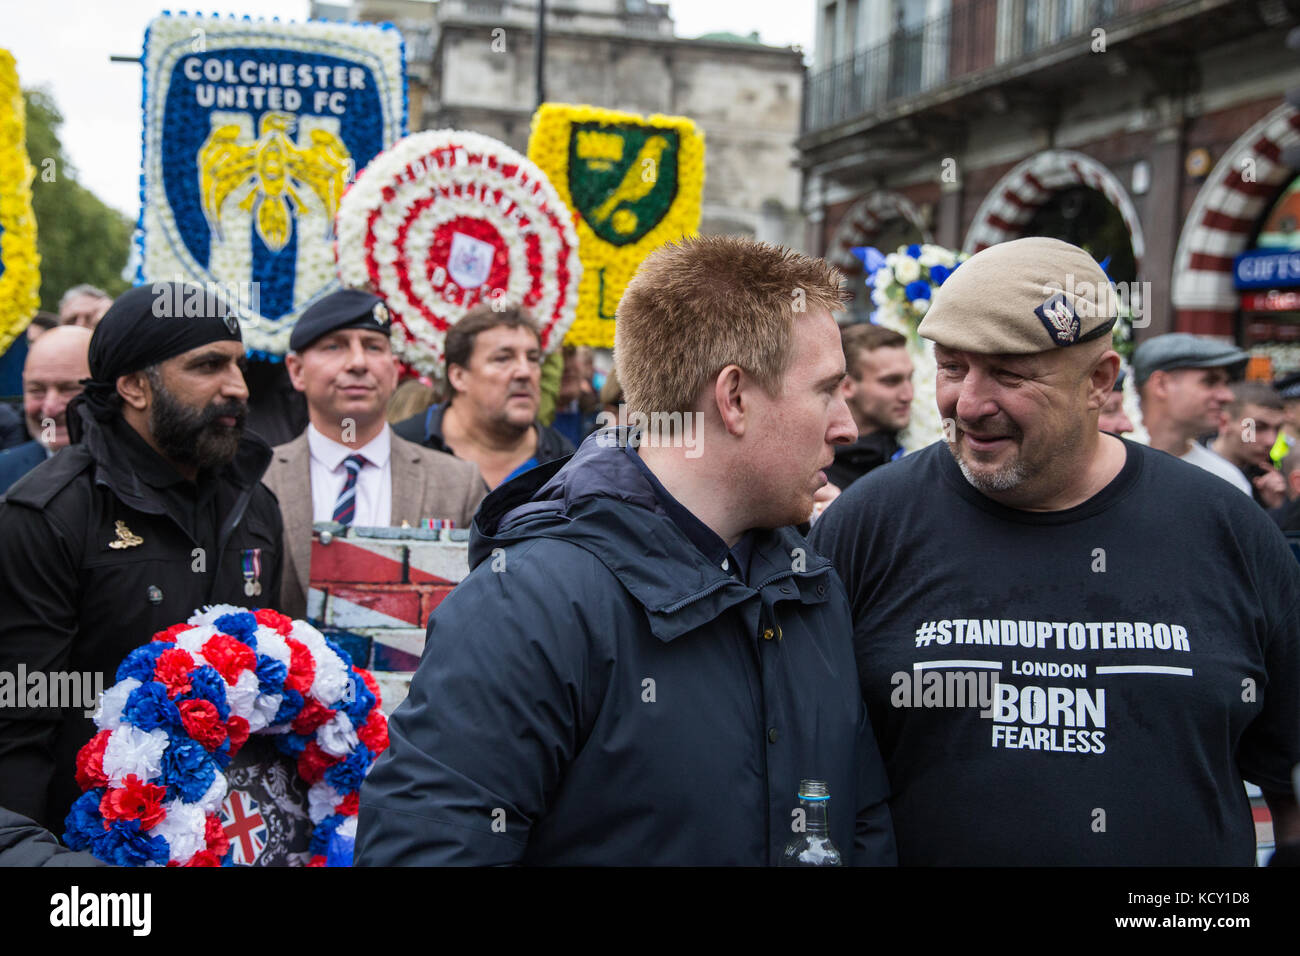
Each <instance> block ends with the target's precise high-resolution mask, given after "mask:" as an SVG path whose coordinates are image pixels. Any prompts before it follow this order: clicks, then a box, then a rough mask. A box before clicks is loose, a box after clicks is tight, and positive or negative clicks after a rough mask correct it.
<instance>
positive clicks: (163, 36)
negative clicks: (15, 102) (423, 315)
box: [136, 12, 408, 361]
mask: <svg viewBox="0 0 1300 956" xmlns="http://www.w3.org/2000/svg"><path fill="white" fill-rule="evenodd" d="M325 62H328V63H330V64H331V67H332V70H333V71H335V72H331V71H329V70H327V71H326V72H325V74H324V77H325V78H327V79H331V78H332V79H333V82H330V83H328V85H327V82H326V79H321V78H320V74H319V73H317V72H316V71H317V70H320V69H323V67H322V63H325ZM143 63H144V68H145V70H144V94H143V101H142V108H143V135H142V148H143V154H142V174H141V177H140V218H139V222H138V225H137V230H136V245H137V250H138V263H139V265H138V269H137V273H136V283H137V284H143V283H147V282H154V281H158V282H162V281H169V280H178V281H181V280H183V281H187V282H191V283H194V284H196V285H200V286H203V287H205V288H209V289H211V290H212V291H215V292H218V293H219V294H221V295H222V297H223V298H225V299H226V301H227V304H228V305H230V307H231V308H232V310H233V311H235V312H236V313H237V314H238V315H239V317H240V319H241V323H242V325H243V339H244V346H245V348H246V349H247V350H248V352H249V354H250V355H252V356H253V357H255V358H262V359H269V360H271V361H278V360H279V359H280V358H281V357H282V356H283V355H284V354H285V353H286V352H287V351H288V348H289V337H290V335H291V334H292V332H293V327H294V324H295V323H296V322H297V319H298V316H299V315H301V314H302V312H303V311H305V310H306V309H307V308H309V307H310V306H311V305H312V304H313V303H315V302H317V301H319V300H320V299H321V298H323V297H324V296H326V295H328V294H330V293H331V292H334V291H337V289H338V287H339V285H338V278H337V274H336V270H335V260H334V252H333V248H332V237H331V236H330V234H329V233H330V230H331V228H332V226H333V222H334V214H335V211H336V209H337V205H338V202H339V199H340V197H341V194H342V192H343V190H344V188H345V186H346V182H347V179H348V178H349V177H350V176H351V175H352V173H353V172H355V170H356V169H357V168H360V167H361V166H364V165H365V164H366V163H367V162H368V161H369V160H370V159H372V158H373V157H374V156H376V155H378V153H379V152H380V151H381V150H382V149H383V148H384V147H386V146H389V145H391V144H393V143H395V142H396V141H397V140H398V139H400V138H401V136H402V135H403V134H404V133H405V132H406V125H407V111H408V102H407V94H406V48H405V44H404V42H403V40H402V35H401V33H400V32H399V31H398V30H397V28H396V27H394V26H393V25H392V24H388V23H378V24H376V23H343V22H335V21H324V20H308V21H306V22H302V23H297V22H290V21H285V22H281V21H279V19H278V18H275V19H272V20H266V19H254V18H252V17H248V16H244V17H235V16H233V15H232V16H227V17H222V16H219V15H217V14H213V15H212V16H205V15H203V14H198V13H193V14H192V13H185V12H180V13H174V14H173V13H163V14H161V15H160V16H157V17H155V18H154V19H153V20H151V21H150V22H149V26H148V29H147V30H146V31H145V40H144V54H143ZM209 67H221V68H222V69H220V70H214V71H213V72H208V68H209ZM263 67H265V68H267V69H268V70H271V74H270V75H271V76H273V77H274V82H271V83H268V82H267V78H266V76H265V75H264V74H263V72H262V69H263ZM250 68H251V69H250ZM272 68H275V69H273V70H272ZM344 70H345V71H347V83H346V87H347V88H346V89H344V88H343V86H342V85H340V84H339V83H338V80H337V77H338V75H339V74H338V73H337V72H336V71H344ZM303 71H306V73H305V74H304V73H303ZM354 73H361V74H362V76H361V78H360V85H359V87H358V85H357V83H356V81H354V80H353V79H351V77H352V76H353V74H354ZM304 80H306V81H307V82H304ZM200 89H202V90H203V91H204V92H205V94H207V95H208V99H209V101H208V102H201V101H200V100H199V97H198V92H199V90H200ZM223 96H226V97H230V98H234V97H236V96H237V97H238V99H234V102H229V101H228V100H223V99H222V97H223ZM263 96H265V98H266V99H265V107H266V108H265V109H263V100H262V97H263ZM322 96H326V97H328V102H330V103H331V104H332V103H334V102H335V97H338V98H341V102H340V103H339V104H338V108H337V109H336V108H335V106H334V105H330V106H329V107H328V108H322V107H320V106H318V105H317V103H318V102H325V101H322V100H320V97H322ZM205 249H206V250H207V251H206V256H205V255H204V253H203V250H205Z"/></svg>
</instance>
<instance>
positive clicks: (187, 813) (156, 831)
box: [148, 800, 208, 863]
mask: <svg viewBox="0 0 1300 956" xmlns="http://www.w3.org/2000/svg"><path fill="white" fill-rule="evenodd" d="M163 809H164V810H166V811H167V816H166V817H164V818H163V819H162V820H160V821H159V822H158V823H157V824H156V825H155V826H154V827H153V828H152V829H151V830H149V831H148V833H149V834H150V835H151V836H160V837H162V838H163V839H164V840H166V841H167V846H168V848H169V853H168V855H167V858H168V859H169V860H174V861H176V862H177V863H184V862H186V861H187V860H188V859H189V858H190V857H192V856H193V855H194V854H195V853H198V852H199V850H202V849H204V848H205V847H206V846H207V845H208V843H207V838H206V837H207V833H206V828H207V816H206V814H204V812H203V810H202V808H200V807H198V806H196V805H194V804H192V803H185V802H184V801H182V800H169V801H168V802H167V803H164V804H163Z"/></svg>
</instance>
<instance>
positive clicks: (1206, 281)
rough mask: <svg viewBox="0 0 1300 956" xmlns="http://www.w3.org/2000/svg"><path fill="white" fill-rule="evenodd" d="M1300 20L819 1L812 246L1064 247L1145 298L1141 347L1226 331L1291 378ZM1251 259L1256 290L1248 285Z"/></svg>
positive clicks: (1247, 6) (1276, 10)
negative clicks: (1293, 93) (1046, 240)
mask: <svg viewBox="0 0 1300 956" xmlns="http://www.w3.org/2000/svg"><path fill="white" fill-rule="evenodd" d="M1298 13H1300V3H1296V2H1294V0H817V9H816V16H817V18H818V19H817V48H816V51H815V56H814V65H813V68H812V70H811V71H810V73H809V76H808V82H807V87H806V90H805V98H804V113H803V123H802V134H801V136H800V139H799V149H800V155H801V159H800V162H801V165H802V167H803V170H804V180H803V193H802V203H803V210H804V213H805V217H806V220H807V230H808V232H807V237H806V240H805V246H806V247H808V248H809V249H810V250H811V251H814V252H818V253H820V254H823V255H826V256H827V257H828V258H830V259H831V260H832V261H834V262H835V263H836V264H837V265H840V266H841V267H842V268H844V269H846V270H848V271H850V272H855V271H860V270H858V267H857V263H856V260H855V259H854V258H853V256H852V255H851V254H850V252H849V250H850V249H851V248H852V247H854V246H861V245H875V246H878V247H881V248H883V249H885V251H891V250H892V248H893V247H896V246H897V245H898V244H899V243H900V242H916V241H933V242H937V243H939V244H941V245H945V246H949V247H952V248H960V249H964V250H966V251H967V252H972V253H973V252H976V251H978V250H980V249H983V248H985V247H986V246H989V245H991V244H993V243H996V242H1001V241H1005V240H1008V239H1013V238H1017V237H1020V236H1024V235H1051V236H1057V237H1059V238H1062V239H1066V240H1068V241H1071V242H1074V243H1076V244H1079V245H1082V246H1084V247H1085V248H1087V249H1088V250H1089V251H1090V252H1091V253H1093V255H1094V256H1095V257H1096V258H1097V259H1098V260H1101V259H1103V258H1105V257H1110V263H1109V265H1108V269H1109V271H1110V274H1111V277H1112V279H1114V280H1116V281H1117V282H1126V283H1135V286H1134V287H1135V288H1140V289H1143V290H1145V291H1146V293H1147V294H1146V296H1145V301H1142V302H1141V303H1140V304H1139V306H1138V308H1137V310H1136V311H1137V312H1138V315H1137V316H1136V317H1135V321H1134V326H1135V337H1136V338H1137V339H1138V340H1139V341H1140V340H1141V339H1142V338H1143V337H1147V336H1151V335H1155V334H1158V333H1161V332H1168V331H1175V330H1177V331H1186V332H1195V333H1201V334H1208V335H1216V336H1221V337H1225V338H1232V339H1235V340H1237V341H1239V342H1241V343H1243V344H1246V345H1249V346H1251V347H1252V350H1253V351H1254V352H1256V353H1257V354H1259V355H1260V356H1261V357H1263V356H1267V357H1268V358H1269V360H1270V361H1271V363H1272V371H1273V372H1274V373H1276V372H1281V371H1286V370H1288V369H1294V368H1297V367H1300V295H1297V294H1292V293H1288V291H1287V290H1288V288H1290V287H1291V286H1300V232H1297V230H1296V223H1297V217H1296V216H1294V215H1290V214H1289V213H1288V209H1289V206H1290V203H1291V201H1292V199H1291V197H1292V192H1293V191H1292V189H1291V187H1292V185H1293V183H1295V181H1296V173H1297V169H1298V168H1300V164H1298V165H1295V166H1293V165H1292V164H1289V163H1288V162H1287V161H1286V160H1287V159H1288V158H1290V154H1289V153H1287V151H1288V148H1289V147H1292V146H1294V145H1296V144H1297V143H1300V115H1298V114H1297V111H1296V110H1295V108H1294V107H1292V106H1291V105H1290V104H1288V102H1287V100H1286V92H1287V90H1288V89H1290V88H1293V87H1298V86H1300V53H1297V52H1294V51H1292V50H1289V49H1288V48H1287V45H1286V38H1287V31H1288V30H1289V29H1290V28H1292V27H1294V26H1295V25H1296V23H1297V22H1300V18H1298V17H1297V14H1298ZM1284 154H1286V155H1284ZM1294 201H1295V202H1297V203H1300V195H1298V196H1296V197H1295V199H1294ZM1293 248H1294V249H1295V250H1296V253H1297V255H1296V269H1295V272H1296V278H1295V279H1294V280H1292V279H1289V278H1286V276H1287V274H1288V269H1287V262H1288V261H1289V260H1288V258H1287V256H1286V255H1285V254H1286V253H1287V252H1289V251H1290V250H1291V249H1293ZM1251 260H1253V261H1255V262H1256V263H1257V267H1256V268H1255V270H1254V272H1255V279H1256V281H1255V286H1254V287H1253V288H1249V287H1247V285H1248V283H1243V279H1242V276H1241V275H1240V274H1239V273H1240V272H1241V270H1242V267H1241V265H1240V263H1241V262H1242V261H1251ZM1247 271H1249V268H1247ZM1260 276H1264V278H1263V279H1260V278H1259V277H1260ZM1270 278H1271V279H1274V280H1276V281H1273V282H1272V283H1271V284H1270V282H1269V279H1270ZM858 287H859V291H861V290H862V288H863V285H862V282H861V280H858ZM1293 300H1294V301H1293ZM866 307H867V308H869V303H868V304H867V306H866ZM859 311H861V309H860V310H859Z"/></svg>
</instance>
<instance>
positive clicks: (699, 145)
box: [528, 103, 704, 348]
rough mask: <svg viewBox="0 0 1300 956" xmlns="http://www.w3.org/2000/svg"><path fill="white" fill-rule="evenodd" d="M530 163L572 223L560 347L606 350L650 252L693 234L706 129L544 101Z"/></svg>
mask: <svg viewBox="0 0 1300 956" xmlns="http://www.w3.org/2000/svg"><path fill="white" fill-rule="evenodd" d="M528 158H529V159H531V160H532V161H533V162H535V163H536V164H537V165H538V166H540V167H541V168H542V170H543V171H545V173H546V175H547V176H549V177H550V179H551V182H552V183H554V184H555V188H556V190H558V191H559V194H560V198H561V199H562V200H563V201H564V203H565V205H567V206H568V207H569V208H570V209H571V210H572V211H573V213H572V214H573V221H574V223H575V224H576V225H577V227H578V252H579V255H580V256H581V258H582V282H581V285H580V287H579V291H578V303H577V318H576V320H575V321H574V323H573V328H571V329H570V330H569V335H568V338H567V339H566V340H565V341H566V343H567V344H569V345H590V346H594V347H596V348H612V347H613V345H614V313H615V310H616V309H617V307H618V303H619V300H620V299H622V297H623V290H624V289H626V288H627V284H628V282H629V281H631V279H632V276H633V275H635V274H636V271H637V269H639V268H640V266H641V263H642V262H643V261H644V260H645V258H646V256H648V255H650V253H651V252H653V251H654V250H655V249H657V248H659V247H660V246H662V245H664V244H665V243H668V242H676V241H677V240H679V239H681V238H683V237H685V236H691V235H694V234H695V233H696V232H698V231H699V228H700V203H701V200H702V197H703V193H704V133H703V132H702V131H701V130H699V129H698V128H697V127H696V125H695V124H694V123H693V122H691V120H689V119H687V118H686V117H684V116H663V115H660V114H655V115H653V116H648V117H647V116H640V115H638V114H636V113H624V112H620V111H618V110H608V109H601V108H599V107H595V106H576V105H572V104H568V103H543V104H542V105H541V107H539V108H538V110H537V112H536V113H535V114H533V128H532V133H531V135H530V136H529V139H528Z"/></svg>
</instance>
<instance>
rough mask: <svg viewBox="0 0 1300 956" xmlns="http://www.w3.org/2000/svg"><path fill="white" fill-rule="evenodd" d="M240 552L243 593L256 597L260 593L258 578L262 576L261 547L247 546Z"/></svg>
mask: <svg viewBox="0 0 1300 956" xmlns="http://www.w3.org/2000/svg"><path fill="white" fill-rule="evenodd" d="M241 554H242V555H243V563H244V593H245V594H246V595H248V596H249V597H257V596H258V595H259V594H261V593H262V582H261V581H260V580H258V579H259V578H260V577H261V576H262V549H261V548H248V549H247V550H245V551H242V552H241Z"/></svg>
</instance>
